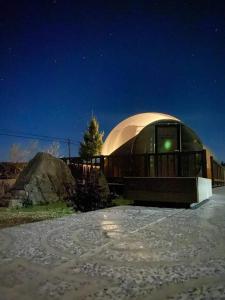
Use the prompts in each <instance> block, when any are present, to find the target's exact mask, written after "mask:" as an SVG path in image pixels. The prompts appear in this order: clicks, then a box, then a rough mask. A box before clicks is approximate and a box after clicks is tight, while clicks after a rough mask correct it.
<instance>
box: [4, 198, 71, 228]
mask: <svg viewBox="0 0 225 300" xmlns="http://www.w3.org/2000/svg"><path fill="white" fill-rule="evenodd" d="M72 213H74V211H73V209H72V208H70V207H67V206H66V204H65V203H54V204H48V205H38V206H30V207H27V208H19V209H15V208H14V209H12V208H3V207H0V228H5V227H9V226H15V225H19V224H24V223H31V222H37V221H42V220H46V219H53V218H59V217H63V216H65V215H69V214H72Z"/></svg>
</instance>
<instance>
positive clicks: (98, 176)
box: [72, 170, 112, 212]
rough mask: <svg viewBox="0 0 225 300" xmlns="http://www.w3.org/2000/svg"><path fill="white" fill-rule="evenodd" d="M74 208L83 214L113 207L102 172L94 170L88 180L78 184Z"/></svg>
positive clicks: (73, 202) (73, 200)
mask: <svg viewBox="0 0 225 300" xmlns="http://www.w3.org/2000/svg"><path fill="white" fill-rule="evenodd" d="M72 206H73V207H74V209H75V210H79V211H82V212H85V211H91V210H96V209H100V208H105V207H110V206H112V199H111V195H110V191H109V187H108V183H107V181H106V178H105V176H104V175H103V173H102V172H99V171H95V170H93V171H92V173H91V175H90V178H89V179H88V180H85V182H84V183H78V184H77V189H76V194H75V196H74V197H73V199H72Z"/></svg>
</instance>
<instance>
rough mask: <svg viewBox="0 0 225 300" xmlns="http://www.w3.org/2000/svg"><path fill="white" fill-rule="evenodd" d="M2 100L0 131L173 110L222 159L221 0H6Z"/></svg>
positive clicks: (56, 128) (0, 54) (1, 142)
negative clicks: (93, 116) (92, 117)
mask: <svg viewBox="0 0 225 300" xmlns="http://www.w3.org/2000/svg"><path fill="white" fill-rule="evenodd" d="M0 103H1V109H0V130H1V132H6V131H7V132H10V131H14V132H25V133H34V134H41V135H43V134H44V135H50V136H60V137H70V138H72V139H74V140H75V141H80V140H81V138H82V134H83V131H84V129H85V128H86V126H87V122H88V120H89V119H90V117H91V114H92V111H93V113H94V114H95V115H96V116H97V118H98V120H99V121H100V126H101V129H102V130H104V131H105V136H107V134H108V133H109V131H110V130H111V129H112V128H113V127H114V126H115V125H116V124H117V123H118V122H120V121H121V120H123V119H124V118H126V117H128V116H130V115H133V114H136V113H141V112H152V111H155V112H163V113H168V114H171V115H174V116H176V117H178V118H179V119H181V120H182V121H184V122H185V123H186V124H187V125H189V126H190V127H191V128H193V129H194V130H195V131H196V132H197V134H198V135H199V136H200V138H201V139H202V141H203V143H205V144H206V145H208V146H209V147H210V148H211V149H212V150H213V151H214V152H215V154H216V155H217V157H218V158H219V159H220V160H225V118H224V117H225V1H222V0H212V1H209V0H208V1H207V0H204V1H199V0H193V1H183V0H182V1H181V0H178V1H170V0H167V1H151V0H148V1H147V0H146V1H141V0H136V1H131V0H130V1H126V0H118V1H117V0H108V1H98V0H95V1H94V0H92V1H85V0H83V1H76V0H71V1H67V0H52V1H47V0H45V1H42V0H36V1H32V0H27V1H23V0H20V1H18V0H17V1H13V0H5V1H4V0H0ZM12 143H22V144H23V143H27V140H22V139H17V138H13V137H11V138H9V137H8V138H7V137H5V136H0V160H6V159H7V155H8V149H9V146H10V144H12ZM63 151H64V150H63V149H62V152H63ZM62 154H63V153H62ZM72 154H74V155H75V154H77V146H76V145H74V146H73V148H72Z"/></svg>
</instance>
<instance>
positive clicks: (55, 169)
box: [9, 152, 75, 206]
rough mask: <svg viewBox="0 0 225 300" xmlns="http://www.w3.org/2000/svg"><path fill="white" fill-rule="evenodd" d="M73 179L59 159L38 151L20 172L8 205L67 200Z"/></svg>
mask: <svg viewBox="0 0 225 300" xmlns="http://www.w3.org/2000/svg"><path fill="white" fill-rule="evenodd" d="M74 191H75V180H74V178H73V176H72V174H71V171H70V169H69V167H68V166H67V165H66V163H65V162H63V161H62V160H61V159H58V158H55V157H53V156H52V155H50V154H48V153H43V152H39V153H38V154H37V155H36V156H35V157H34V158H33V159H32V160H31V161H30V162H29V163H28V165H27V166H26V167H25V169H24V170H23V171H22V172H21V173H20V175H19V177H18V178H17V180H16V183H15V185H14V186H13V189H12V191H11V193H12V199H11V200H10V203H9V205H10V206H21V205H24V204H25V205H26V204H45V203H52V202H57V201H67V200H69V199H70V198H71V197H72V195H73V194H74Z"/></svg>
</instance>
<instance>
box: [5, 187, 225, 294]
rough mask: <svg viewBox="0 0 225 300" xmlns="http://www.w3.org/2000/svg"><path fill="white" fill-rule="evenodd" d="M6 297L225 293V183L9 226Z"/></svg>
mask: <svg viewBox="0 0 225 300" xmlns="http://www.w3.org/2000/svg"><path fill="white" fill-rule="evenodd" d="M0 299H1V300H14V299H16V300H28V299H29V300H31V299H34V300H36V299H37V300H39V299H44V300H48V299H53V300H59V299H104V300H105V299H106V300H107V299H116V300H118V299H140V300H142V299H144V300H145V299H154V300H155V299H156V300H157V299H170V300H175V299H176V300H178V299H179V300H181V299H182V300H184V299H193V300H196V299H210V300H211V299H215V300H218V299H225V188H217V189H214V194H213V198H212V199H211V200H210V201H208V202H207V203H205V204H204V205H202V206H200V207H198V208H197V209H175V208H151V207H140V206H136V207H135V206H121V207H115V208H110V209H104V210H99V211H95V212H90V213H84V214H76V215H75V214H74V215H71V216H67V217H64V218H60V219H55V220H48V221H42V222H38V223H33V224H25V225H20V226H16V227H11V228H6V229H2V230H0Z"/></svg>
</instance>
